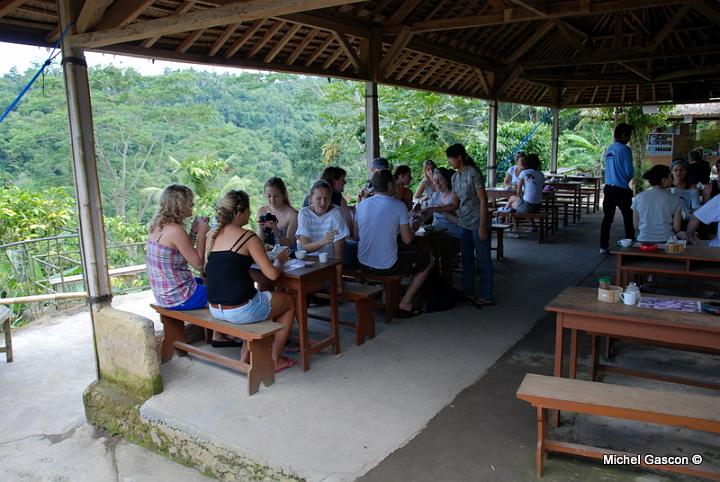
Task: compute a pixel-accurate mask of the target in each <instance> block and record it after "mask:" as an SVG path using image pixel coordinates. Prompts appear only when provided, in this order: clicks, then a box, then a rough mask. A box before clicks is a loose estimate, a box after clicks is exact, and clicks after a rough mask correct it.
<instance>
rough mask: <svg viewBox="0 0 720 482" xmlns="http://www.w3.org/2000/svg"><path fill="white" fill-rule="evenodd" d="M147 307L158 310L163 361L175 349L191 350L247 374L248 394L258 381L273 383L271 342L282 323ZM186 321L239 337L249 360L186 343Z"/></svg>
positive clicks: (264, 383)
mask: <svg viewBox="0 0 720 482" xmlns="http://www.w3.org/2000/svg"><path fill="white" fill-rule="evenodd" d="M150 306H151V307H152V308H153V309H154V310H155V311H157V312H158V313H160V321H161V322H162V324H163V331H164V336H163V341H162V348H161V359H162V361H163V362H166V361H168V360H170V359H171V358H172V357H173V353H174V351H175V350H176V349H177V350H179V351H180V352H182V353H181V354H188V353H190V354H193V355H195V356H197V357H199V358H203V359H205V360H208V361H211V362H213V363H217V364H218V365H222V366H224V367H227V368H230V369H231V370H236V371H239V372H242V373H245V374H247V377H248V395H252V394H254V393H256V392H257V391H258V390H259V389H260V383H262V384H263V385H265V386H266V387H269V386H270V385H272V384H273V383H275V364H274V363H273V359H272V345H273V341H274V340H275V333H276V332H277V331H279V330H280V329H282V325H280V324H279V323H275V322H274V321H261V322H259V323H248V324H244V325H234V324H232V323H227V322H225V321H220V320H216V319H215V318H213V316H212V315H211V314H210V310H207V309H201V310H187V311H176V310H168V309H165V308H161V307H159V306H155V305H150ZM185 323H190V324H193V325H197V326H199V327H201V328H204V329H205V330H211V331H217V332H219V333H223V334H225V335H228V336H233V337H235V338H241V339H242V340H243V341H244V343H247V347H248V351H249V352H250V363H243V362H241V361H240V360H236V359H234V358H230V357H226V356H223V355H218V354H216V353H213V352H210V351H207V350H202V349H200V348H198V347H196V346H194V345H191V344H189V343H187V340H186V338H185ZM211 336H212V334H210V335H208V336H207V338H208V339H210V337H211Z"/></svg>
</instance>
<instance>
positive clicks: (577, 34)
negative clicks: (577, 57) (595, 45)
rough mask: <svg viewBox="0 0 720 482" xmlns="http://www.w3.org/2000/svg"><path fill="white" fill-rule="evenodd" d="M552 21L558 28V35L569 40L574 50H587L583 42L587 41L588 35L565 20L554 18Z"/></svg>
mask: <svg viewBox="0 0 720 482" xmlns="http://www.w3.org/2000/svg"><path fill="white" fill-rule="evenodd" d="M552 21H553V22H554V23H555V27H556V28H557V29H558V32H560V35H562V36H563V37H565V40H567V41H568V42H570V44H571V45H572V46H573V48H574V49H575V50H577V51H578V52H584V51H586V50H587V46H586V45H585V42H587V40H588V38H589V37H588V35H587V34H586V33H585V32H582V31H581V30H580V29H577V28H575V27H573V26H572V25H570V24H569V23H568V22H566V21H565V20H562V19H559V18H554V19H552Z"/></svg>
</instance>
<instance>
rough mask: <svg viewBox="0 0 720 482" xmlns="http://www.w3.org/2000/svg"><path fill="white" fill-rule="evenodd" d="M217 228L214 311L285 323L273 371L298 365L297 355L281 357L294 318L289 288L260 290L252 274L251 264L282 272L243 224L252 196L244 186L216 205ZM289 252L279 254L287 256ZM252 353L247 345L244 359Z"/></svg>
mask: <svg viewBox="0 0 720 482" xmlns="http://www.w3.org/2000/svg"><path fill="white" fill-rule="evenodd" d="M215 216H216V219H217V222H218V226H217V228H215V230H213V231H212V232H211V233H210V234H209V235H208V238H209V240H208V248H207V249H208V255H207V263H206V265H205V275H206V277H207V283H208V289H207V296H208V301H209V305H210V306H209V308H210V313H211V314H212V315H213V317H215V318H217V319H218V320H223V321H227V322H229V323H235V324H247V323H257V322H258V321H263V320H268V319H271V320H273V321H276V322H277V323H280V324H281V325H282V330H280V331H279V332H278V333H277V334H276V335H275V341H274V342H273V349H272V356H273V360H274V362H275V372H276V373H277V372H280V371H282V370H285V369H286V368H290V367H291V366H293V365H295V360H293V359H292V358H285V357H283V356H282V352H283V348H284V347H285V342H286V341H287V338H288V335H289V334H290V329H291V328H292V321H293V318H294V317H295V308H294V306H295V301H294V299H293V297H292V296H290V295H289V294H287V293H280V292H270V291H258V290H256V289H255V286H254V283H253V279H252V278H251V276H250V266H252V265H253V264H257V266H258V267H259V268H260V271H261V272H262V274H263V275H265V276H266V277H267V278H269V279H270V280H276V279H278V278H279V277H280V275H281V274H282V269H281V268H276V267H275V266H273V263H272V261H270V258H268V255H267V253H266V252H265V247H264V246H263V243H262V241H261V240H260V238H259V237H258V236H256V235H255V233H253V232H252V231H251V230H249V229H245V227H244V226H245V225H247V223H248V221H249V220H250V199H249V198H248V195H247V194H246V193H245V192H244V191H239V190H237V191H229V192H227V193H226V194H225V195H224V196H223V197H222V199H220V201H219V202H218V205H217V208H216V210H215ZM287 253H288V252H287V251H282V252H281V253H280V254H279V255H278V259H279V260H280V262H281V263H284V262H285V261H287V256H288V254H287ZM248 357H249V352H248V351H247V349H246V347H245V345H244V344H243V350H242V354H241V361H243V362H245V363H247V362H248Z"/></svg>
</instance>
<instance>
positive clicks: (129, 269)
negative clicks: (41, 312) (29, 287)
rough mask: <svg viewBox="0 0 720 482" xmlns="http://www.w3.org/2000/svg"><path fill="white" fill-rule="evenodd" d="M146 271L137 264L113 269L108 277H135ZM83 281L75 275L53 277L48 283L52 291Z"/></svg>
mask: <svg viewBox="0 0 720 482" xmlns="http://www.w3.org/2000/svg"><path fill="white" fill-rule="evenodd" d="M145 270H146V267H145V265H144V264H136V265H133V266H123V267H122V268H113V269H111V270H108V276H110V277H111V278H115V277H122V276H135V275H138V274H140V273H142V272H144V271H145ZM82 280H83V275H82V274H74V275H72V276H64V277H60V276H53V277H52V278H50V279H49V280H48V281H49V282H50V286H51V287H52V289H57V286H58V285H62V284H70V283H78V282H81V281H82Z"/></svg>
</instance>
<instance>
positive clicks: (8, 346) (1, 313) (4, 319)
mask: <svg viewBox="0 0 720 482" xmlns="http://www.w3.org/2000/svg"><path fill="white" fill-rule="evenodd" d="M11 313H12V311H11V310H10V308H8V307H7V306H0V324H2V330H3V332H4V333H5V346H3V347H0V353H5V360H6V361H7V363H11V362H12V361H13V351H12V331H11V326H10V314H11Z"/></svg>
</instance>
